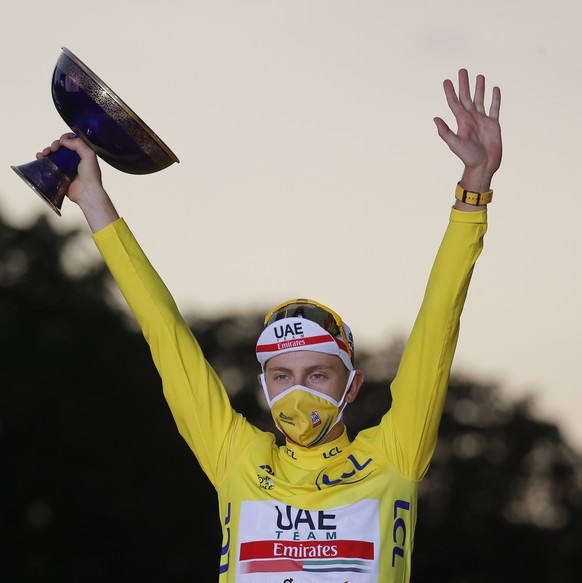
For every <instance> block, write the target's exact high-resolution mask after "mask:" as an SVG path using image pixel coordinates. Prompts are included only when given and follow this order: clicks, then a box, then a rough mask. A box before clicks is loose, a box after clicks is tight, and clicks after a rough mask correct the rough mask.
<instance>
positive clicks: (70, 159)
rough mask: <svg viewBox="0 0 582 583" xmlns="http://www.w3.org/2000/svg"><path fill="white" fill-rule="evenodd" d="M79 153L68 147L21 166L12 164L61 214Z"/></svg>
mask: <svg viewBox="0 0 582 583" xmlns="http://www.w3.org/2000/svg"><path fill="white" fill-rule="evenodd" d="M80 160H81V159H80V158H79V154H77V152H74V151H73V150H68V149H67V148H61V149H59V150H57V151H56V152H51V153H50V154H49V155H48V156H45V157H44V158H40V159H39V160H34V161H33V162H29V163H28V164H21V165H20V166H10V168H12V170H14V172H16V174H18V176H20V178H22V180H24V182H26V184H28V186H30V188H32V190H33V191H34V192H36V194H38V196H40V198H42V200H44V202H45V203H46V204H48V206H49V207H50V208H51V209H52V210H53V211H54V212H55V213H56V214H57V215H59V216H61V206H62V204H63V200H64V198H65V195H66V194H67V190H68V189H69V186H70V184H71V182H72V181H73V179H74V178H75V176H76V175H77V168H78V166H79V162H80Z"/></svg>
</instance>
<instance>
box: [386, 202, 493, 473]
mask: <svg viewBox="0 0 582 583" xmlns="http://www.w3.org/2000/svg"><path fill="white" fill-rule="evenodd" d="M486 230H487V211H486V210H484V211H478V212H461V211H458V210H456V209H452V210H451V215H450V220H449V225H448V227H447V230H446V232H445V235H444V238H443V240H442V242H441V245H440V247H439V250H438V253H437V255H436V258H435V261H434V264H433V267H432V270H431V273H430V276H429V279H428V283H427V287H426V290H425V294H424V298H423V301H422V305H421V308H420V311H419V313H418V316H417V318H416V321H415V323H414V326H413V328H412V331H411V334H410V336H409V338H408V341H407V342H406V346H405V348H404V352H403V355H402V359H401V361H400V365H399V368H398V371H397V374H396V377H395V379H394V381H393V382H392V385H391V391H392V407H391V408H390V410H389V411H388V413H387V414H386V415H385V416H384V418H383V419H382V422H381V426H382V429H383V434H384V437H385V439H386V440H387V441H386V444H385V445H386V447H387V449H388V451H389V453H390V454H391V457H393V459H394V460H395V465H396V467H397V469H398V470H399V471H400V472H401V473H402V474H403V475H405V476H407V477H408V478H410V479H413V480H421V479H422V478H423V477H424V475H425V473H426V471H427V469H428V466H429V464H430V459H431V457H432V455H433V453H434V449H435V446H436V441H437V435H438V428H439V424H440V420H441V416H442V411H443V406H444V402H445V397H446V391H447V387H448V382H449V377H450V370H451V365H452V362H453V356H454V353H455V349H456V346H457V340H458V337H459V326H460V318H461V312H462V310H463V306H464V303H465V299H466V297H467V290H468V288H469V283H470V281H471V276H472V274H473V268H474V266H475V262H476V261H477V258H478V257H479V255H480V253H481V250H482V247H483V237H484V235H485V232H486Z"/></svg>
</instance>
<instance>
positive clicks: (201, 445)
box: [93, 219, 252, 486]
mask: <svg viewBox="0 0 582 583" xmlns="http://www.w3.org/2000/svg"><path fill="white" fill-rule="evenodd" d="M93 239H94V241H95V244H96V245H97V248H98V249H99V251H100V253H101V255H102V256H103V258H104V260H105V262H106V264H107V266H108V268H109V270H110V271H111V274H112V275H113V277H114V279H115V281H116V283H117V285H118V287H119V289H120V290H121V293H122V294H123V296H124V297H125V299H126V301H127V303H128V305H129V307H130V309H131V311H132V312H133V314H134V316H135V318H136V319H137V321H138V323H139V325H140V327H141V330H142V333H143V335H144V337H145V339H146V341H147V343H148V344H149V347H150V351H151V354H152V358H153V361H154V363H155V366H156V368H157V370H158V372H159V374H160V377H161V379H162V384H163V391H164V396H165V399H166V401H167V402H168V405H169V407H170V410H171V412H172V415H173V417H174V420H175V422H176V425H177V427H178V430H179V432H180V434H181V435H182V437H183V438H184V439H185V440H186V442H187V443H188V445H189V447H190V448H191V449H192V451H193V452H194V454H195V455H196V457H197V459H198V461H199V463H200V465H201V467H202V469H203V470H204V472H205V473H206V475H207V476H208V477H209V479H210V481H211V482H212V483H213V484H214V485H215V486H216V484H217V481H219V480H220V477H221V475H222V474H223V472H225V471H226V469H227V467H228V465H229V460H228V459H227V455H234V452H235V449H236V448H235V447H234V444H235V443H236V444H237V445H238V446H241V445H243V443H242V441H243V435H247V434H248V433H249V432H252V430H251V428H250V425H249V424H248V423H247V422H246V421H245V419H244V418H243V417H242V416H241V415H240V414H238V413H236V412H235V411H234V410H233V409H232V407H231V405H230V400H229V398H228V395H227V393H226V391H225V389H224V387H223V385H222V383H221V381H220V379H219V378H218V376H217V375H216V373H215V371H214V370H213V368H212V367H211V366H210V365H209V363H208V362H207V361H206V359H205V358H204V355H203V353H202V350H201V348H200V346H199V344H198V342H197V340H196V339H195V337H194V335H193V334H192V331H191V330H190V328H189V326H188V325H187V323H186V322H185V321H184V319H183V317H182V316H181V314H180V313H179V311H178V308H177V306H176V304H175V302H174V300H173V298H172V296H171V295H170V292H169V291H168V289H167V288H166V286H165V284H164V283H163V282H162V280H161V278H160V277H159V275H158V274H157V272H156V271H155V270H154V268H153V267H152V265H151V264H150V262H149V260H148V259H147V257H146V256H145V254H144V253H143V251H142V249H141V247H140V246H139V244H138V243H137V241H136V240H135V238H134V237H133V235H132V233H131V231H130V230H129V228H128V227H127V225H126V223H125V221H124V220H123V219H118V220H117V221H115V222H114V223H112V224H111V225H109V226H107V227H105V228H104V229H102V230H101V231H98V232H97V233H95V234H94V235H93ZM233 435H236V438H234V437H233ZM225 452H230V453H227V454H225Z"/></svg>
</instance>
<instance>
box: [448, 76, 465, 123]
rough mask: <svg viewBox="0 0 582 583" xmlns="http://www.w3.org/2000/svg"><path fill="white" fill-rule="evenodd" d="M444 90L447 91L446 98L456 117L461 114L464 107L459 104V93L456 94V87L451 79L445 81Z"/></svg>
mask: <svg viewBox="0 0 582 583" xmlns="http://www.w3.org/2000/svg"><path fill="white" fill-rule="evenodd" d="M443 89H444V90H445V97H446V99H447V104H448V106H449V107H450V109H451V111H452V112H453V114H454V115H455V116H456V115H457V113H459V112H460V111H461V110H462V109H463V106H462V105H461V103H460V102H459V98H458V97H457V93H456V92H455V86H454V85H453V82H452V81H451V80H450V79H446V80H445V81H443Z"/></svg>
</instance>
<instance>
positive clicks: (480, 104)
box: [474, 75, 485, 113]
mask: <svg viewBox="0 0 582 583" xmlns="http://www.w3.org/2000/svg"><path fill="white" fill-rule="evenodd" d="M484 101H485V77H484V76H483V75H477V78H476V79H475V98H474V103H475V109H476V110H477V111H478V112H479V113H485V105H484Z"/></svg>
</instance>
